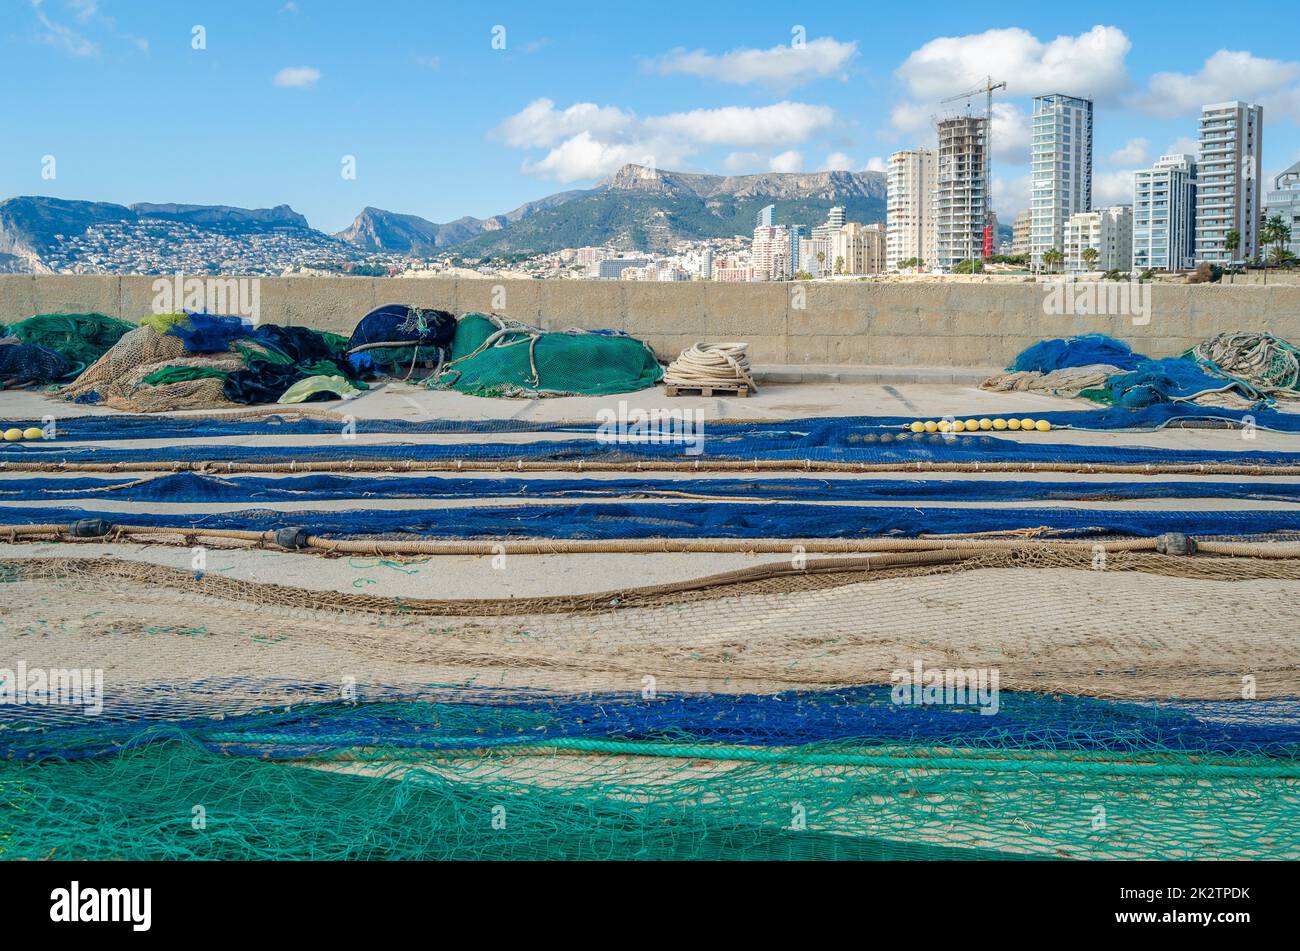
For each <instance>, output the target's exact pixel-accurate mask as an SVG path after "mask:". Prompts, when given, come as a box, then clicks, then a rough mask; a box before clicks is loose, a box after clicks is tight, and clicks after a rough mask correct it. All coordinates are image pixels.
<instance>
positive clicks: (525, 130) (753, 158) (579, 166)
mask: <svg viewBox="0 0 1300 951" xmlns="http://www.w3.org/2000/svg"><path fill="white" fill-rule="evenodd" d="M834 122H835V113H834V111H833V110H832V109H830V108H829V107H827V106H814V105H807V104H804V103H797V102H779V103H774V104H773V105H769V106H757V107H748V106H726V107H723V108H719V109H694V110H691V111H690V112H676V113H669V114H666V115H660V116H648V117H645V118H640V117H637V116H636V115H635V114H633V113H631V112H627V111H624V110H622V109H619V108H617V107H614V106H603V107H602V106H597V105H596V104H594V103H589V102H585V103H577V104H575V105H572V106H569V107H568V108H567V109H557V108H556V106H555V103H554V102H552V101H551V100H549V99H537V100H534V101H533V102H530V103H529V104H528V105H527V106H525V107H524V108H523V109H522V110H520V111H519V112H517V113H516V114H514V115H513V116H509V117H507V118H506V119H505V120H504V121H502V122H501V124H500V125H498V126H497V127H496V128H495V129H494V130H493V131H492V133H491V134H492V136H493V137H495V138H497V139H500V140H501V141H503V142H505V143H506V144H507V145H510V146H513V147H515V148H525V149H527V148H546V149H549V150H550V151H549V153H548V154H547V155H546V156H544V157H543V158H541V159H538V160H536V161H532V160H528V161H525V162H524V165H523V168H524V171H525V172H528V173H529V174H533V175H539V176H543V177H546V178H552V179H555V180H556V181H560V182H571V181H577V180H580V179H590V178H598V177H601V176H604V175H608V174H611V173H612V172H615V171H617V170H618V168H619V167H620V166H621V165H624V164H626V163H628V162H635V163H637V164H654V165H656V166H657V167H659V168H674V167H677V168H680V167H682V166H683V165H686V164H688V163H689V161H690V159H691V158H692V157H693V156H694V155H696V154H698V153H699V151H700V150H701V149H703V148H706V147H711V146H722V147H725V148H730V149H732V150H733V151H732V152H731V154H729V155H728V156H727V158H726V159H724V167H728V168H729V170H732V171H735V170H739V169H741V168H755V167H757V166H758V165H761V162H762V159H761V155H762V154H766V153H767V151H768V150H770V149H778V150H779V149H785V150H787V151H789V150H791V147H792V146H795V145H797V144H799V143H800V142H803V141H805V140H807V139H808V138H809V137H811V136H813V135H815V134H817V133H819V132H824V131H826V130H827V129H829V128H831V127H832V126H833V125H834ZM778 158H779V156H778ZM773 161H776V160H773ZM800 161H802V159H801V160H800Z"/></svg>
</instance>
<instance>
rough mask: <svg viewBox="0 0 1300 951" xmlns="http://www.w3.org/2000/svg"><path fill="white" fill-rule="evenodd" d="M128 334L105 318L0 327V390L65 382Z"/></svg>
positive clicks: (62, 317) (58, 318) (40, 319)
mask: <svg viewBox="0 0 1300 951" xmlns="http://www.w3.org/2000/svg"><path fill="white" fill-rule="evenodd" d="M129 330H131V325H130V324H128V323H126V322H125V321H121V320H117V319H116V318H114V317H107V316H105V315H104V314H37V315H36V316H35V317H28V318H27V319H26V320H20V321H18V322H17V323H15V324H10V325H9V326H8V327H0V387H4V388H8V387H16V386H28V385H31V384H42V383H57V382H59V381H60V380H65V379H68V378H69V377H71V376H73V375H74V374H76V373H79V372H80V371H81V370H84V369H85V368H86V367H87V366H89V365H90V364H92V363H94V362H95V361H96V360H98V359H99V358H100V357H101V356H103V354H104V353H105V352H106V351H107V350H108V349H109V348H110V347H112V346H113V345H114V344H116V343H117V342H118V340H120V339H121V338H122V336H123V335H124V334H125V333H127V332H128V331H129Z"/></svg>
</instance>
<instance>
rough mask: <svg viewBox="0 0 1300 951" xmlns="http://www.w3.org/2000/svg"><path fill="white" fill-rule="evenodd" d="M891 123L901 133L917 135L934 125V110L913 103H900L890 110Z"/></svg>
mask: <svg viewBox="0 0 1300 951" xmlns="http://www.w3.org/2000/svg"><path fill="white" fill-rule="evenodd" d="M889 121H890V124H891V125H893V127H894V128H895V129H897V130H898V131H899V132H902V133H905V134H909V135H915V134H917V133H919V132H924V131H925V130H927V129H929V128H930V127H931V125H932V124H933V123H934V110H933V109H927V108H926V107H925V106H918V105H916V104H915V103H912V102H900V103H898V104H897V105H895V106H894V107H893V108H892V109H890V110H889Z"/></svg>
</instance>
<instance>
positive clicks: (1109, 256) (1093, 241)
mask: <svg viewBox="0 0 1300 951" xmlns="http://www.w3.org/2000/svg"><path fill="white" fill-rule="evenodd" d="M1088 248H1093V249H1094V250H1096V252H1097V260H1096V263H1094V264H1092V265H1089V264H1088V263H1087V261H1086V260H1085V259H1084V256H1083V252H1084V251H1086V250H1087V249H1088ZM1062 250H1063V251H1064V253H1065V269H1066V271H1068V272H1070V273H1073V274H1078V273H1079V272H1080V271H1127V270H1128V269H1129V264H1130V262H1131V261H1132V260H1133V207H1132V206H1131V205H1115V206H1114V207H1112V208H1102V209H1099V210H1097V211H1080V212H1077V213H1075V214H1073V215H1071V216H1070V217H1069V220H1068V221H1066V223H1065V244H1064V247H1063V248H1062Z"/></svg>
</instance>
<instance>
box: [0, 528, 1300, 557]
mask: <svg viewBox="0 0 1300 951" xmlns="http://www.w3.org/2000/svg"><path fill="white" fill-rule="evenodd" d="M167 537H172V538H175V539H177V540H176V541H173V542H170V544H178V545H186V546H188V545H192V544H193V543H194V542H195V541H196V540H198V539H216V540H227V541H235V542H246V543H251V544H252V545H253V546H256V547H267V548H271V549H273V550H281V551H308V552H313V551H314V552H319V553H324V554H340V555H342V554H347V555H375V556H384V555H574V554H696V553H698V554H786V555H794V554H854V553H861V554H865V553H878V552H936V551H956V552H967V553H970V552H975V553H984V552H988V551H993V550H1017V549H1018V550H1026V551H1029V550H1043V549H1049V550H1050V549H1058V550H1059V549H1064V550H1067V551H1070V550H1073V551H1079V552H1086V553H1089V554H1095V553H1096V552H1098V551H1104V552H1107V553H1110V552H1121V551H1156V550H1157V549H1158V548H1159V544H1160V540H1159V539H1158V538H1124V539H1110V540H1106V541H1070V540H1063V539H1050V540H1039V539H1035V538H1034V537H1033V535H1032V534H1031V533H1030V532H1028V531H1021V530H1011V531H1006V532H998V533H989V534H974V535H966V536H963V535H959V534H953V535H945V536H943V537H929V538H926V537H921V538H861V539H834V538H831V539H827V538H716V539H709V538H699V539H697V538H629V539H617V538H615V539H527V540H526V539H500V540H490V541H461V540H445V539H444V540H424V541H410V540H401V539H337V538H323V537H320V536H317V535H311V534H308V533H305V532H301V533H298V534H295V535H293V537H292V542H293V543H292V545H291V546H286V545H285V544H283V542H284V541H285V540H286V537H285V535H283V534H282V533H280V532H276V531H253V530H247V529H233V528H225V529H220V528H201V527H190V528H175V527H162V526H155V525H112V526H109V527H108V531H107V532H106V533H104V534H101V535H97V536H78V535H76V534H74V533H73V527H72V526H70V525H66V524H34V525H17V524H9V525H3V524H0V543H9V544H17V543H20V542H25V541H32V540H41V541H50V540H53V541H58V542H67V543H71V544H75V543H79V542H80V543H88V544H103V543H122V544H129V543H132V542H134V541H136V539H138V538H147V539H148V541H149V543H150V544H158V543H159V539H160V538H167ZM1196 549H1197V550H1198V551H1199V552H1201V553H1203V554H1207V555H1222V556H1229V557H1239V558H1266V559H1268V558H1274V559H1287V558H1300V543H1287V542H1276V541H1273V542H1241V541H1227V540H1217V541H1216V540H1211V539H1206V540H1198V541H1197V542H1196Z"/></svg>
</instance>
